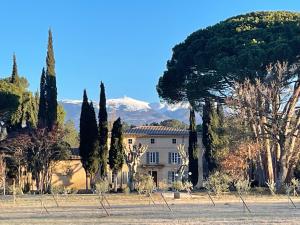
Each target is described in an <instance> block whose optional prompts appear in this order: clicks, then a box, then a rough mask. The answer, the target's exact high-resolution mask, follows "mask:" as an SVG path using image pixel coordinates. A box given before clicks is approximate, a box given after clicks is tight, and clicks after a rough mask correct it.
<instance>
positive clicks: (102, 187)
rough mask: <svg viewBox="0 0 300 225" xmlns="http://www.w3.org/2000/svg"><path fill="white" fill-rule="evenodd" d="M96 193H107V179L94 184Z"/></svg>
mask: <svg viewBox="0 0 300 225" xmlns="http://www.w3.org/2000/svg"><path fill="white" fill-rule="evenodd" d="M96 191H97V192H98V193H106V192H108V191H109V182H108V180H107V179H100V180H98V181H97V182H96Z"/></svg>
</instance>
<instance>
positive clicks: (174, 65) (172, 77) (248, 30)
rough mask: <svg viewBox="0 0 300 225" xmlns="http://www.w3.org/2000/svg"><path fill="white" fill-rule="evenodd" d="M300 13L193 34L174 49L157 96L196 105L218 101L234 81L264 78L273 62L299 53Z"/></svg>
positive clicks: (236, 20) (250, 18)
mask: <svg viewBox="0 0 300 225" xmlns="http://www.w3.org/2000/svg"><path fill="white" fill-rule="evenodd" d="M299 20H300V13H293V12H286V11H270V12H253V13H248V14H245V15H240V16H235V17H232V18H229V19H227V20H225V21H223V22H220V23H217V24H216V25H214V26H210V27H207V28H205V29H200V30H198V31H196V32H194V33H192V34H191V35H190V36H189V37H187V39H186V40H185V41H183V42H182V43H180V44H178V45H176V46H175V47H174V48H173V55H172V58H171V59H170V60H169V61H168V62H167V70H166V71H165V72H164V73H163V75H162V76H161V77H160V79H159V82H158V85H157V91H158V94H159V96H160V97H161V98H162V99H164V100H166V101H168V102H172V103H174V102H180V101H190V102H191V103H193V102H201V101H203V98H207V97H218V96H221V95H220V93H219V91H224V89H226V88H227V87H228V85H231V84H232V82H233V81H243V80H244V79H245V78H250V79H253V78H256V77H262V76H265V75H266V72H265V69H266V66H267V65H269V64H270V63H274V62H276V61H277V60H280V61H288V62H289V63H290V64H292V63H294V62H296V61H297V60H298V56H299V52H300V26H299Z"/></svg>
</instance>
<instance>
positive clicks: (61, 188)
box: [51, 185, 66, 194]
mask: <svg viewBox="0 0 300 225" xmlns="http://www.w3.org/2000/svg"><path fill="white" fill-rule="evenodd" d="M51 193H52V194H64V193H66V189H65V187H64V186H63V185H57V186H52V187H51Z"/></svg>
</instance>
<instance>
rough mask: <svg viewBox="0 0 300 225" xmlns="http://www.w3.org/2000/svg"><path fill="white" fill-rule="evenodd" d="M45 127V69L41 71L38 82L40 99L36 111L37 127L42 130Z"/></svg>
mask: <svg viewBox="0 0 300 225" xmlns="http://www.w3.org/2000/svg"><path fill="white" fill-rule="evenodd" d="M46 125H47V105H46V73H45V68H43V70H42V75H41V81H40V98H39V111H38V126H39V127H40V128H43V127H45V126H46Z"/></svg>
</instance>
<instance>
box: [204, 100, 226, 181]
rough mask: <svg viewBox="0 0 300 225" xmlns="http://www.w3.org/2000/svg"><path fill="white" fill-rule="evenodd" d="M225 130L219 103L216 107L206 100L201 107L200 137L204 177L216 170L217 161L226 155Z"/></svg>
mask: <svg viewBox="0 0 300 225" xmlns="http://www.w3.org/2000/svg"><path fill="white" fill-rule="evenodd" d="M225 128H226V123H225V117H224V112H223V108H222V106H221V105H220V103H218V104H217V107H216V106H215V103H214V102H213V101H211V100H206V101H205V105H204V107H203V135H202V141H203V145H204V147H205V153H204V157H205V162H206V166H205V174H204V176H205V177H207V176H208V175H209V173H211V172H213V171H214V170H215V169H217V168H218V164H219V161H220V160H221V159H222V158H223V157H224V155H226V154H227V153H228V143H229V139H228V138H229V137H228V135H227V134H226V130H225Z"/></svg>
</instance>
